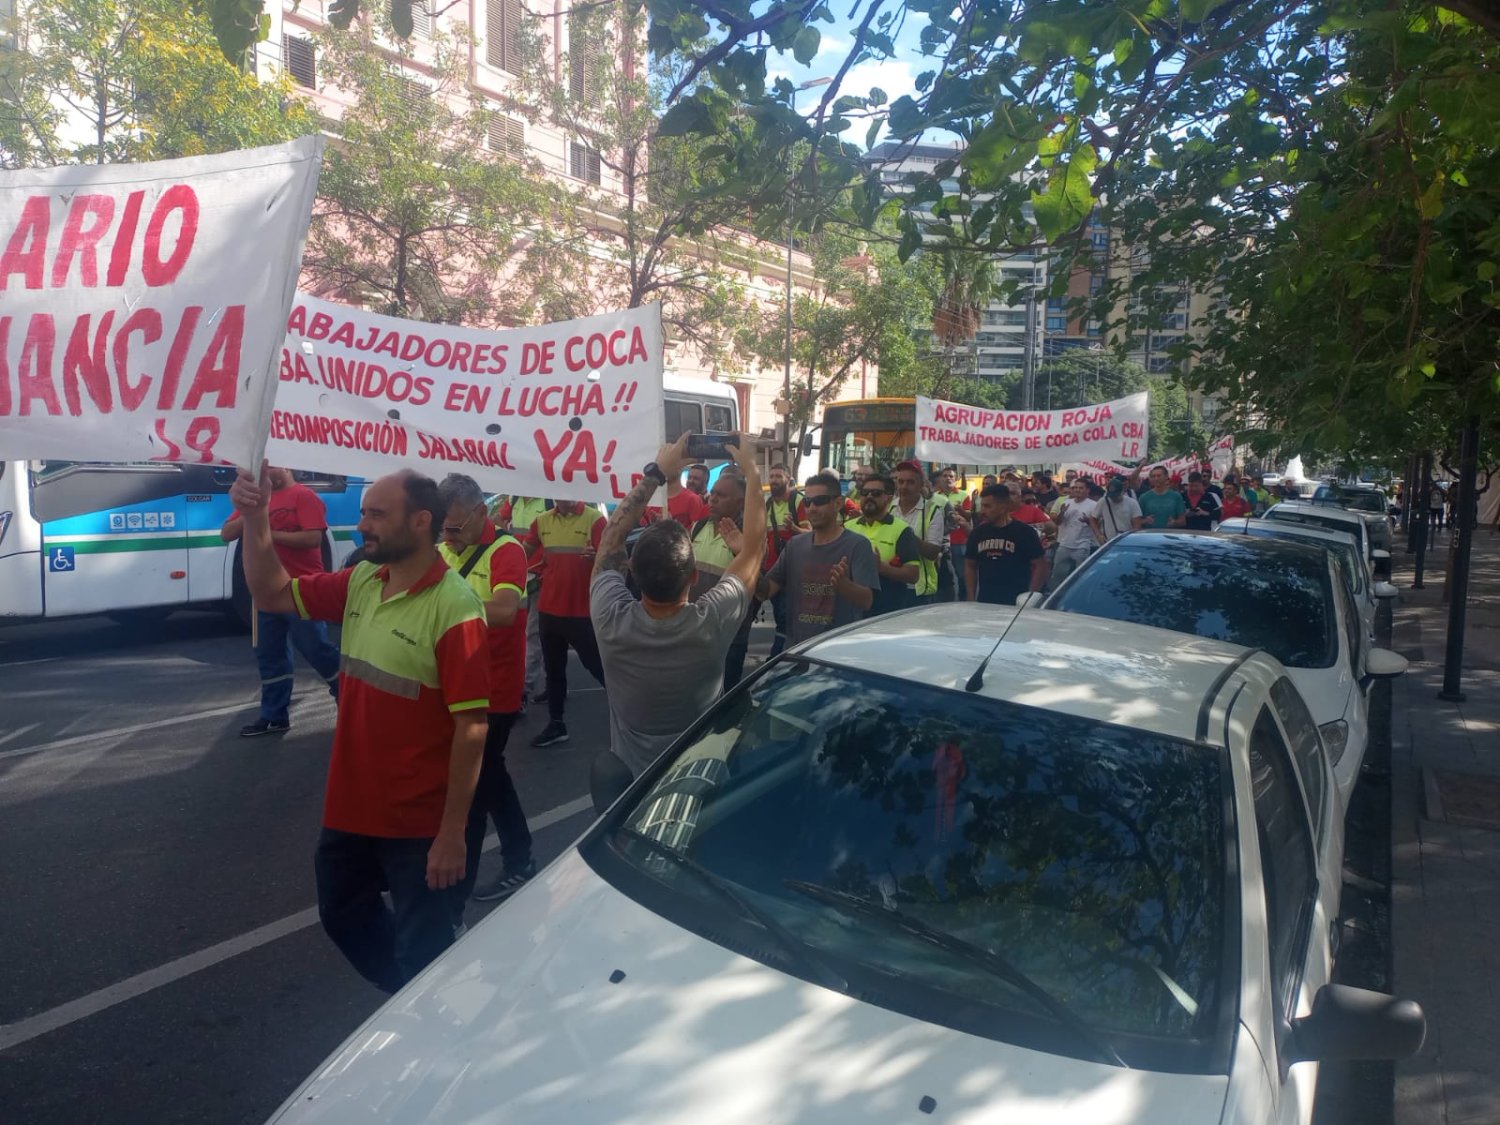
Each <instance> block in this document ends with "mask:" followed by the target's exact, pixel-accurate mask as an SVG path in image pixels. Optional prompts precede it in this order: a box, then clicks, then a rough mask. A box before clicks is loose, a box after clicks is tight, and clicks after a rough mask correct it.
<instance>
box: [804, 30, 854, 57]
mask: <svg viewBox="0 0 1500 1125" xmlns="http://www.w3.org/2000/svg"><path fill="white" fill-rule="evenodd" d="M848 51H849V40H847V39H840V38H839V37H838V36H837V35H824V36H823V38H822V39H821V40H819V42H818V53H817V54H816V55H814V56H813V58H814V59H826V58H828V57H829V56H831V55H838V56H839V57H840V58H842V57H843V56H844V55H845V54H847V53H848Z"/></svg>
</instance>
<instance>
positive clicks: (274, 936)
mask: <svg viewBox="0 0 1500 1125" xmlns="http://www.w3.org/2000/svg"><path fill="white" fill-rule="evenodd" d="M592 807H593V802H592V801H591V800H590V799H589V798H588V797H579V798H577V799H575V800H572V801H569V802H568V803H567V804H565V805H558V806H557V807H556V808H555V809H548V810H547V811H546V812H544V813H541V814H539V815H537V816H535V817H532V818H530V819H529V820H528V825H529V827H530V828H531V830H532V832H540V831H542V830H543V829H545V828H551V827H552V826H553V825H554V824H560V823H561V822H563V821H565V820H567V819H569V818H570V817H575V816H577V815H578V814H579V813H582V812H587V811H588V810H589V809H591V808H592ZM499 846H500V841H499V840H498V839H496V838H495V837H494V836H490V837H489V838H487V839H486V840H485V842H484V850H485V851H487V852H488V851H493V850H494V849H495V848H497V847H499ZM317 924H318V908H317V907H316V906H310V907H308V908H307V909H306V910H299V911H297V913H295V914H289V915H287V916H286V917H285V918H280V919H278V920H276V921H275V922H270V923H268V924H266V925H264V926H259V927H257V928H256V929H253V930H250V931H248V932H246V933H243V934H239V935H237V936H236V937H232V938H228V939H226V940H225V941H221V942H219V943H218V944H217V945H210V946H209V947H208V948H207V949H200V950H198V952H196V953H189V954H187V955H186V956H183V957H179V958H177V959H176V960H175V961H168V962H167V963H166V964H165V965H158V966H157V967H156V968H154V969H147V970H146V971H145V972H143V973H137V974H136V975H135V976H133V977H126V978H125V979H124V980H122V981H116V982H115V983H114V984H111V985H108V986H106V987H104V988H101V989H99V990H98V991H97V992H90V993H89V994H88V995H87V996H80V997H78V999H76V1000H69V1001H68V1002H67V1003H66V1004H59V1005H58V1006H57V1007H55V1008H48V1009H47V1010H46V1011H45V1012H38V1013H37V1014H36V1015H34V1016H27V1017H26V1018H25V1019H20V1020H17V1021H16V1022H15V1023H5V1024H0V1051H7V1050H9V1049H10V1048H12V1047H18V1046H20V1045H21V1044H22V1043H27V1042H29V1041H31V1040H32V1039H35V1038H37V1037H38V1036H40V1035H46V1034H47V1033H48V1032H52V1031H57V1030H59V1029H60V1028H64V1027H67V1026H68V1025H69V1024H72V1023H77V1022H78V1021H79V1020H82V1019H87V1018H88V1017H89V1016H94V1015H98V1014H99V1013H100V1012H103V1011H105V1010H107V1009H109V1008H113V1007H115V1006H116V1005H117V1004H123V1003H125V1001H127V1000H134V999H135V998H136V997H137V996H144V995H145V994H146V993H148V992H154V991H155V990H156V989H158V988H161V987H163V986H165V985H168V984H172V983H173V982H175V981H179V980H181V979H182V978H183V977H189V976H192V975H193V974H194V973H200V972H202V971H203V970H204V969H210V968H212V967H213V966H215V965H218V964H221V963H222V962H224V961H228V960H229V959H230V958H232V957H238V956H239V955H240V954H242V953H249V952H250V951H251V950H252V949H259V948H260V947H261V946H263V945H267V944H269V943H271V942H273V941H277V940H279V939H281V938H284V937H286V936H288V935H289V934H294V933H296V932H297V931H298V930H305V929H307V928H308V927H309V926H316V925H317Z"/></svg>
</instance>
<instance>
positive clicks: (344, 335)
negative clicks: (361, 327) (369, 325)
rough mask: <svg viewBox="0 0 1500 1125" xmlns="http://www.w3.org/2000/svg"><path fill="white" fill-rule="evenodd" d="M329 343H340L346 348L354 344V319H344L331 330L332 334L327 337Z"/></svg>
mask: <svg viewBox="0 0 1500 1125" xmlns="http://www.w3.org/2000/svg"><path fill="white" fill-rule="evenodd" d="M328 342H329V343H330V344H340V345H342V346H343V347H346V348H352V347H353V346H354V321H352V320H346V321H344V322H343V323H341V324H340V325H339V326H338V327H337V328H335V329H334V330H333V335H332V336H330V337H328Z"/></svg>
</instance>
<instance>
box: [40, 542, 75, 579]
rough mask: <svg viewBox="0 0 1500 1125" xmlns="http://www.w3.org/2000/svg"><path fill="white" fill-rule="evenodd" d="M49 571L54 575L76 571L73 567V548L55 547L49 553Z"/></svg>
mask: <svg viewBox="0 0 1500 1125" xmlns="http://www.w3.org/2000/svg"><path fill="white" fill-rule="evenodd" d="M47 569H48V570H50V571H52V572H53V573H57V572H58V571H65V570H74V569H76V568H75V567H74V566H73V548H72V547H53V548H52V550H51V551H49V552H48V553H47Z"/></svg>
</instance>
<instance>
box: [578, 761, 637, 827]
mask: <svg viewBox="0 0 1500 1125" xmlns="http://www.w3.org/2000/svg"><path fill="white" fill-rule="evenodd" d="M634 780H635V775H634V774H632V773H631V772H630V767H629V766H627V765H626V764H625V763H624V762H622V761H620V759H619V758H617V757H615V756H614V755H613V754H612V753H610V752H609V751H608V750H606V751H604V753H602V754H600V755H599V756H598V757H596V758H595V759H594V762H593V764H592V765H591V766H589V797H590V799H592V801H593V802H594V815H595V816H603V815H604V810H605V809H607V808H609V806H610V805H612V804H614V803H615V802H616V801H617V800H619V799H620V794H622V793H624V792H625V790H627V789H629V788H630V784H631V782H633V781H634Z"/></svg>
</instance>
